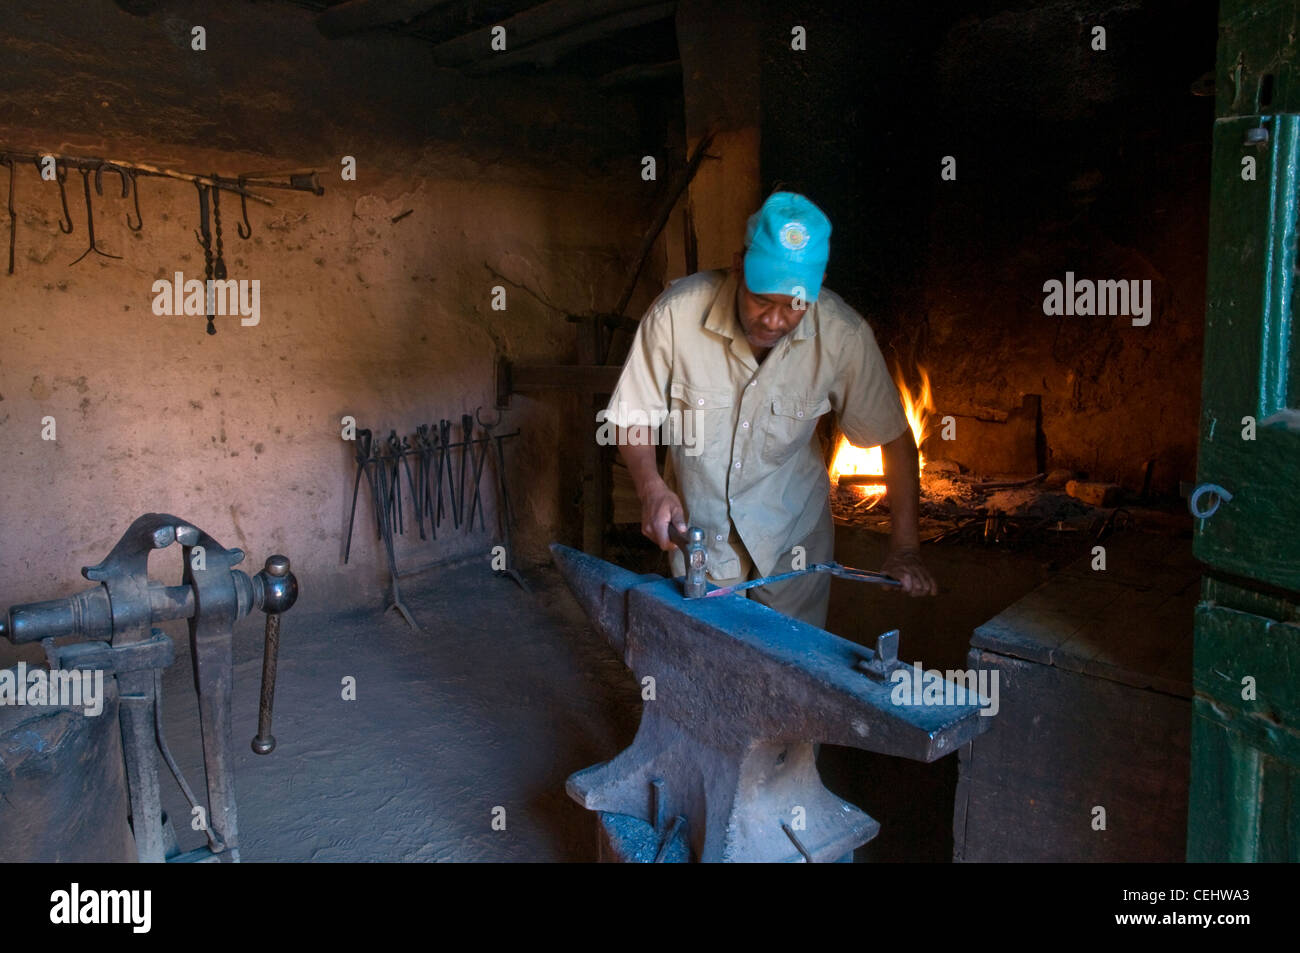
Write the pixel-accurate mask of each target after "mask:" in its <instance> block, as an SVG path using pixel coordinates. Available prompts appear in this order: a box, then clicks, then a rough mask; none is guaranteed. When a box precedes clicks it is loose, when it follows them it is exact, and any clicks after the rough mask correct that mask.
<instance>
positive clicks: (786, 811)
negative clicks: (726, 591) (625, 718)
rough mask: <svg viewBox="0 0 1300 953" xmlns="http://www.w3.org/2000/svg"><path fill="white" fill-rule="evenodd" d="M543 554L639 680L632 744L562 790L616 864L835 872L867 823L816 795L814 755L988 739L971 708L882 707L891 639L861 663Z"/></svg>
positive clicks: (727, 606)
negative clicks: (825, 746) (687, 862)
mask: <svg viewBox="0 0 1300 953" xmlns="http://www.w3.org/2000/svg"><path fill="white" fill-rule="evenodd" d="M698 535H699V533H698V530H696V531H695V532H694V533H691V532H688V534H687V539H688V542H689V541H690V540H691V538H692V536H698ZM551 553H552V555H553V556H554V559H555V562H556V564H557V565H558V566H559V568H560V572H561V573H562V574H563V576H564V578H565V581H566V582H567V583H568V585H569V588H570V589H571V590H572V591H573V594H574V596H575V597H576V598H577V600H578V603H579V604H580V605H581V606H582V607H583V609H584V610H586V612H587V615H588V616H589V617H590V619H591V620H592V623H593V624H594V625H595V626H596V628H597V629H599V630H600V632H601V633H602V634H603V635H604V636H605V638H606V639H608V640H609V642H610V644H611V645H613V647H614V648H615V649H616V650H617V651H618V652H619V653H620V654H621V655H622V656H623V660H624V662H625V663H626V664H627V666H628V667H629V668H631V669H632V672H633V673H634V675H635V677H636V678H637V680H638V681H639V682H640V683H641V684H642V685H643V686H644V685H647V684H650V683H648V682H647V681H646V679H653V680H654V681H653V685H654V696H653V699H652V700H647V701H646V702H645V708H644V711H643V713H642V716H641V725H640V728H639V729H638V730H637V735H636V739H635V740H634V741H633V742H632V745H631V746H630V747H629V748H627V749H626V750H624V751H623V752H622V753H620V754H619V755H617V756H616V757H615V758H614V759H613V760H612V761H608V762H606V763H604V764H599V765H596V766H594V767H591V768H587V769H586V770H584V771H579V772H578V773H576V774H574V775H572V776H571V777H570V778H569V781H568V784H567V790H568V793H569V795H570V796H571V797H572V798H573V799H574V800H576V801H577V802H578V803H580V804H582V805H583V806H584V807H586V808H588V809H589V810H593V811H598V812H601V814H600V821H601V825H602V829H603V832H604V834H605V843H606V844H607V845H609V849H610V850H612V852H613V854H614V855H615V856H616V857H618V858H619V859H646V860H653V859H655V858H656V857H659V858H664V857H666V855H670V854H673V853H676V855H677V856H678V857H684V856H685V855H686V853H687V852H686V850H685V848H684V846H683V843H686V844H689V853H690V856H692V857H694V858H695V859H697V860H700V861H799V860H801V859H802V860H815V861H833V860H838V859H840V858H842V857H844V856H846V855H847V854H848V853H849V852H850V851H852V850H853V849H854V848H855V847H858V846H860V845H861V844H864V843H866V842H867V841H869V840H870V839H871V838H873V837H874V836H875V835H876V834H877V833H878V832H879V829H880V825H879V824H878V823H877V822H876V821H875V820H873V819H872V818H871V817H869V816H867V815H866V814H865V813H863V812H862V811H860V810H859V809H857V808H856V807H854V806H853V805H851V804H848V803H846V802H845V801H843V800H841V799H840V798H838V797H836V796H835V795H833V794H831V792H829V791H827V790H826V788H824V787H823V786H822V783H821V779H820V777H819V775H818V773H817V767H816V763H815V754H814V747H813V746H814V744H815V743H817V742H826V743H829V744H836V745H844V746H847V747H852V748H861V749H863V750H865V751H875V752H879V753H882V754H889V755H896V756H900V757H905V758H912V759H914V760H917V761H934V760H936V759H937V758H940V757H943V756H944V755H947V754H951V753H952V752H954V751H956V750H957V749H958V748H960V747H961V746H962V745H963V744H965V743H966V742H968V741H970V740H971V739H972V738H974V737H975V736H976V735H978V734H980V733H981V732H983V731H984V730H986V729H987V728H988V727H989V719H988V718H984V717H980V705H979V704H964V705H916V706H909V705H905V704H895V703H894V702H893V701H892V699H891V694H892V689H893V687H894V686H893V685H891V683H890V679H889V676H890V673H891V672H892V671H893V670H894V669H896V668H899V667H901V664H900V663H899V662H898V659H897V645H898V643H897V633H896V632H890V633H886V634H885V635H883V636H881V637H880V639H879V640H878V641H877V646H876V651H874V652H873V651H871V650H869V649H866V648H863V647H861V646H859V645H856V644H855V643H853V642H849V641H847V640H846V639H841V638H838V637H836V636H834V635H832V634H830V633H829V632H825V631H823V630H822V629H818V628H815V627H814V626H811V625H808V624H806V623H803V622H799V621H796V620H794V619H790V618H788V617H786V616H783V615H781V614H780V613H777V612H775V611H773V610H772V609H769V608H768V607H766V606H763V605H760V604H759V603H757V602H753V601H751V600H749V599H701V598H689V599H688V598H684V597H683V594H682V591H681V590H680V589H679V588H678V585H677V583H676V582H675V581H674V580H671V579H665V578H663V577H661V576H656V575H645V576H639V575H636V574H635V573H632V572H629V571H628V570H625V569H621V568H619V567H618V566H614V565H612V564H610V563H607V562H605V561H604V560H601V559H597V558H595V557H593V556H588V555H586V554H584V553H580V552H578V551H576V550H573V549H569V548H568V547H565V546H560V545H558V544H556V545H552V546H551ZM669 818H679V819H680V820H678V821H674V822H673V824H672V825H671V826H669V825H668V823H667V820H668V819H669ZM674 831H675V832H681V831H685V832H686V834H685V836H684V837H681V836H679V838H678V843H677V844H676V845H674V843H673V832H674ZM674 847H676V849H675V850H674Z"/></svg>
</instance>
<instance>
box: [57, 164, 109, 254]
mask: <svg viewBox="0 0 1300 953" xmlns="http://www.w3.org/2000/svg"><path fill="white" fill-rule="evenodd" d="M77 171H79V172H80V173H81V190H82V192H84V193H85V196H86V231H87V232H88V233H89V234H90V244H89V245H87V246H86V250H85V251H83V252H82V253H81V254H80V255H78V256H77V258H76V260H75V261H73V262H71V263H70V264H69V265H68V267H69V268H71V267H72V265H75V264H76V263H77V262H79V261H81V259H83V258H85V257H86V256H87V255H89V254H90V253H91V252H94V253H95V254H96V255H103V256H104V257H105V258H118V259H120V258H121V257H122V256H121V255H110V254H109V253H108V252H106V251H103V250H101V249H100V248H99V247H98V246H97V245H96V244H95V207H94V206H93V205H92V204H91V202H90V169H89V168H83V169H78V170H77Z"/></svg>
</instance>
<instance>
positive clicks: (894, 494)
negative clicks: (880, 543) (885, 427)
mask: <svg viewBox="0 0 1300 953" xmlns="http://www.w3.org/2000/svg"><path fill="white" fill-rule="evenodd" d="M880 454H881V458H882V462H883V463H884V465H885V486H886V487H887V488H888V490H889V513H890V531H889V548H890V550H891V551H893V552H899V551H901V550H907V549H910V550H916V549H920V546H921V534H920V531H919V529H918V528H917V514H918V511H919V507H920V496H921V474H920V469H919V467H918V465H917V457H916V441H914V440H913V439H912V430H911V428H910V427H909V428H908V429H907V430H904V431H903V433H902V434H901V435H900V436H898V437H897V438H895V439H894V440H891V441H890V442H889V443H887V444H885V445H884V446H882V447H881V448H880Z"/></svg>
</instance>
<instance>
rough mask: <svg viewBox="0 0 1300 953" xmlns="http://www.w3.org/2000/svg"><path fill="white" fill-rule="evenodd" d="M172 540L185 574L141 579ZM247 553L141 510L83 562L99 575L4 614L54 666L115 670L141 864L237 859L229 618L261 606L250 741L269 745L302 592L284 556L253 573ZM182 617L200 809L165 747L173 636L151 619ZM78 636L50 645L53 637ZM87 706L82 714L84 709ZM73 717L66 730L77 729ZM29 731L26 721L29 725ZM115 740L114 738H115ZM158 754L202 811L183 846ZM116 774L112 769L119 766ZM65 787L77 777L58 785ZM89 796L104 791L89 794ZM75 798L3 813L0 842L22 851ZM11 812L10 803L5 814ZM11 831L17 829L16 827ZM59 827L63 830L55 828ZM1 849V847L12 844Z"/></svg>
mask: <svg viewBox="0 0 1300 953" xmlns="http://www.w3.org/2000/svg"><path fill="white" fill-rule="evenodd" d="M172 543H180V545H181V552H182V558H183V567H184V570H183V576H182V579H183V582H182V584H181V585H178V586H164V585H161V584H160V583H157V582H153V581H151V580H150V579H149V574H148V570H149V565H148V562H149V554H150V553H151V552H152V551H153V550H156V549H164V548H166V547H168V546H170V545H171V544H172ZM243 559H244V554H243V553H242V552H241V551H240V550H238V549H226V548H225V547H224V546H222V545H221V544H220V543H218V542H217V541H216V540H215V539H213V538H212V537H211V536H209V535H208V534H207V533H205V532H203V531H202V530H200V529H198V528H196V527H195V526H193V525H192V524H190V523H188V522H186V521H184V520H181V519H178V518H177V517H175V516H169V515H166V514H162V513H146V514H145V515H144V516H141V517H140V518H139V519H137V520H136V521H135V522H134V523H132V524H131V526H130V527H129V528H128V529H127V531H126V532H125V533H124V534H123V536H122V538H121V539H120V540H118V542H117V544H116V545H115V546H114V547H113V550H112V552H110V553H109V554H108V556H107V558H105V559H104V561H103V562H101V563H99V564H98V565H97V566H87V567H86V568H84V569H82V571H81V572H82V575H84V576H85V577H86V578H87V579H90V580H93V581H94V582H97V583H99V585H97V586H93V587H91V588H89V589H85V590H83V591H81V592H79V593H76V594H74V595H71V596H68V597H65V598H62V599H53V600H50V601H48V602H38V603H30V604H27V605H16V606H13V607H11V608H10V609H9V611H8V613H7V614H5V615H3V616H0V635H4V636H5V637H7V638H8V639H9V640H10V641H12V642H14V643H24V642H35V641H40V642H41V643H42V645H43V646H44V648H45V654H46V660H47V662H48V664H49V669H50V672H51V673H54V672H64V673H66V672H68V671H73V672H76V671H102V672H103V673H104V677H105V678H106V679H107V678H108V677H110V676H111V677H112V678H113V679H114V680H115V682H116V685H115V689H116V691H115V692H113V693H111V694H113V695H114V696H115V697H116V699H117V704H116V710H117V716H118V721H119V723H120V729H121V739H122V746H121V751H122V756H123V760H124V761H125V765H124V767H125V778H126V788H127V793H128V794H129V798H130V811H131V819H130V830H131V833H132V834H133V836H134V843H135V850H136V854H137V857H138V859H139V860H140V861H141V862H162V861H203V860H207V861H214V860H215V861H220V860H230V861H238V860H239V823H238V817H237V812H236V806H235V778H234V758H233V755H234V752H233V749H232V747H231V692H232V687H233V656H232V643H233V626H234V624H235V622H237V621H238V620H239V619H241V618H243V617H244V616H246V615H248V614H249V613H251V612H252V611H253V610H254V609H261V610H262V611H263V612H265V613H266V614H267V620H266V643H265V654H264V660H263V669H262V696H261V705H260V709H259V729H258V735H257V737H256V738H255V739H253V750H254V751H256V752H258V753H259V754H265V753H269V752H270V750H271V749H272V748H273V747H274V745H275V741H274V738H272V737H271V733H270V728H271V712H272V701H273V698H274V692H275V669H276V654H277V650H278V644H279V620H280V614H281V613H283V612H286V611H288V610H289V608H290V607H291V606H292V605H293V604H294V601H295V600H296V599H297V597H298V582H297V580H296V579H295V578H294V576H293V574H292V573H291V572H290V571H289V560H288V559H287V558H285V557H284V556H272V557H270V558H269V559H267V561H266V565H265V567H264V568H263V569H262V570H261V571H260V572H258V573H256V574H254V575H253V576H251V577H250V576H249V575H248V574H246V573H244V572H242V571H241V570H239V569H236V568H235V566H237V565H238V564H239V563H240V562H242V561H243ZM170 619H187V620H189V635H190V653H191V657H192V660H193V666H194V686H195V690H196V691H197V693H198V712H199V729H200V732H201V736H202V742H203V764H204V773H205V775H206V780H207V795H208V798H207V806H206V813H202V812H201V811H200V806H199V805H198V804H197V803H196V799H195V797H194V795H193V792H192V790H191V789H190V787H189V785H188V784H187V783H186V782H185V779H184V777H183V776H182V775H181V773H180V770H179V768H178V767H177V766H176V763H175V761H174V759H173V758H172V757H171V754H170V752H169V751H168V750H167V745H166V742H165V740H164V736H163V732H162V720H161V689H162V671H163V669H165V668H166V667H167V666H168V665H170V664H171V662H172V660H173V657H174V646H173V644H172V640H171V638H170V637H169V636H168V635H166V634H165V633H164V632H163V631H162V630H161V629H157V628H154V624H155V623H159V622H163V621H166V620H170ZM67 637H73V638H75V639H79V640H80V641H75V642H71V643H63V644H59V645H56V644H55V641H54V640H55V639H63V638H67ZM87 718H89V716H88V715H78V719H87ZM76 730H77V729H76V727H75V725H74V726H73V727H72V728H71V729H70V730H69V731H70V736H72V737H75V732H76ZM30 733H31V732H30V731H28V732H27V734H30ZM114 747H116V745H114ZM159 754H161V755H162V757H163V759H164V761H165V762H166V763H167V765H168V767H169V768H170V769H171V771H172V773H173V774H174V775H175V776H176V780H177V783H178V784H179V785H180V787H181V789H182V791H183V792H184V794H185V796H186V798H187V799H188V800H189V802H190V804H191V807H192V808H194V809H195V813H196V816H198V815H200V814H202V816H203V818H204V819H205V822H204V823H203V824H202V827H203V829H204V830H205V833H206V836H207V841H208V844H207V846H206V847H201V848H198V849H197V850H194V851H189V852H187V853H185V854H180V853H179V851H178V849H177V847H176V844H175V836H174V833H173V832H172V830H171V829H170V825H169V824H165V823H164V815H163V811H162V801H161V793H160V788H159V781H158V755H159ZM89 757H90V755H89V754H88V753H87V752H79V751H77V750H76V749H75V746H74V747H73V748H72V749H71V750H69V751H68V752H67V754H66V756H65V757H63V758H62V759H61V760H59V761H58V762H56V770H57V771H60V772H62V771H74V772H76V771H84V770H85V768H84V762H85V761H86V760H87V759H88V758H89ZM37 775H38V772H37V771H36V770H35V769H33V771H32V772H31V773H29V774H28V775H23V776H19V777H8V778H5V777H0V781H3V782H5V783H7V784H9V785H10V786H11V787H12V786H14V785H19V784H23V785H39V784H40V783H41V780H42V779H41V778H40V777H39V776H37ZM117 776H119V777H120V773H119V774H118V775H117ZM63 787H64V789H71V788H75V785H71V786H70V785H68V784H66V783H65V784H64V785H63ZM25 793H26V795H27V796H24V797H23V798H22V799H21V801H22V803H24V804H28V805H32V804H42V799H41V798H40V797H39V791H36V792H35V793H33V792H30V791H29V792H25ZM94 796H97V797H98V796H106V794H105V793H104V792H94ZM72 807H73V805H66V804H57V803H55V804H48V805H42V809H43V810H45V811H46V812H47V813H48V815H49V816H48V817H47V818H36V819H34V818H32V817H30V816H28V817H10V818H9V819H8V821H6V816H5V815H4V814H0V845H7V847H8V848H9V849H10V850H16V849H20V846H21V845H20V844H19V843H18V841H19V840H20V839H31V837H32V832H33V831H35V830H39V829H40V827H41V823H42V822H45V823H47V824H48V825H49V826H50V827H51V828H56V827H57V826H58V825H59V824H60V812H61V811H65V810H69V809H70V808H72ZM11 813H13V812H11ZM14 832H19V833H20V835H21V837H15V834H14ZM52 833H54V835H55V836H56V837H57V836H58V834H59V831H58V830H57V829H55V830H52ZM0 850H2V852H4V853H9V852H10V851H9V850H3V849H2V848H0Z"/></svg>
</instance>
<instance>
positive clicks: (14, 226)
mask: <svg viewBox="0 0 1300 953" xmlns="http://www.w3.org/2000/svg"><path fill="white" fill-rule="evenodd" d="M0 165H6V166H8V167H9V274H11V275H12V274H13V273H14V239H15V238H16V236H17V234H18V213H17V212H15V211H14V161H13V159H9V158H3V159H0Z"/></svg>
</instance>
